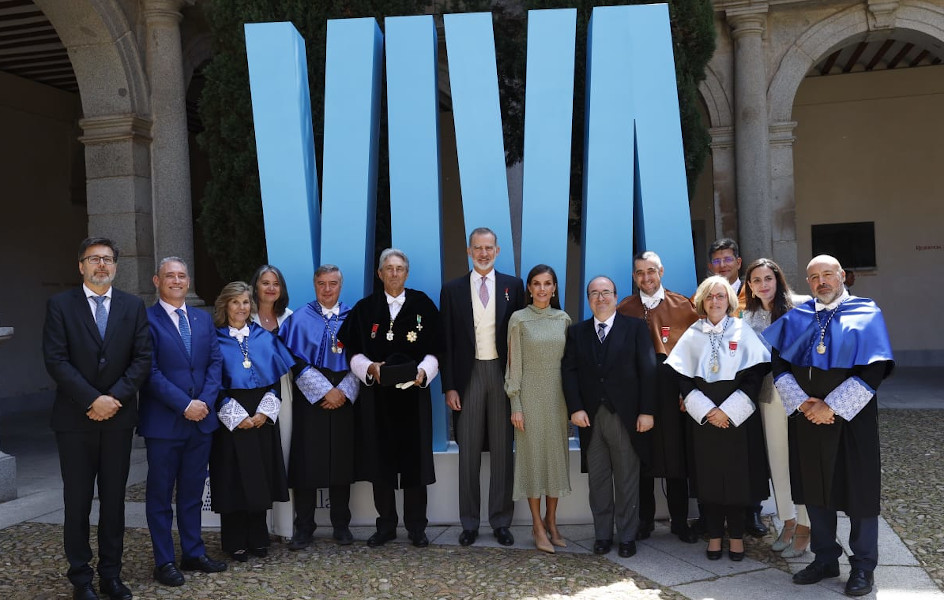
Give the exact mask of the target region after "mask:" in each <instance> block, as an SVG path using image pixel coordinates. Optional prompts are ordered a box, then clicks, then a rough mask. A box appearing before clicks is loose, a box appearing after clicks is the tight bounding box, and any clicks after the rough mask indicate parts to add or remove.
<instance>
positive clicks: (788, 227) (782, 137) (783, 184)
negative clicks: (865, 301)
mask: <svg viewBox="0 0 944 600" xmlns="http://www.w3.org/2000/svg"><path fill="white" fill-rule="evenodd" d="M796 125H797V124H796V122H795V121H787V122H784V123H773V124H772V125H771V126H770V138H769V139H770V195H771V201H772V202H771V204H772V206H773V213H772V217H773V218H772V219H771V221H772V227H773V238H772V242H773V256H772V258H773V259H774V261H775V262H776V263H777V264H778V265H780V268H781V269H783V274H784V276H785V277H786V278H787V282H789V283H790V285H791V286H792V287H793V289H798V290H801V291H802V290H804V287H803V286H802V285H800V284H803V283H804V282H803V281H802V279H803V277H805V274H802V275H801V274H800V273H799V270H798V265H797V241H796V198H795V197H794V190H795V186H794V181H793V142H794V141H796V138H795V137H793V130H794V129H795V128H796Z"/></svg>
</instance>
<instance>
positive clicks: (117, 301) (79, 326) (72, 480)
mask: <svg viewBox="0 0 944 600" xmlns="http://www.w3.org/2000/svg"><path fill="white" fill-rule="evenodd" d="M117 270H118V248H117V247H116V246H115V243H114V242H113V241H111V240H109V239H107V238H87V239H85V240H84V241H83V242H82V243H81V244H80V245H79V272H80V273H81V274H82V279H83V284H82V286H81V287H76V288H73V289H71V290H69V291H67V292H63V293H61V294H59V295H57V296H53V297H52V298H50V299H49V303H48V304H47V306H46V323H45V325H44V327H43V356H44V358H45V361H46V370H47V371H49V374H50V375H51V376H52V378H53V380H54V381H55V382H56V401H55V404H53V407H52V428H53V430H55V432H56V445H57V446H58V449H59V465H60V467H61V469H62V498H63V502H64V505H65V524H64V527H63V537H64V541H65V553H66V559H67V560H68V561H69V572H68V577H69V581H70V582H71V583H72V585H73V592H72V597H73V598H74V599H77V600H94V599H95V598H98V594H96V593H95V588H94V587H93V586H92V578H93V575H94V571H93V570H92V567H90V566H89V561H91V559H92V548H91V546H90V545H89V513H90V512H91V510H92V496H93V495H94V490H95V484H96V482H97V483H98V500H99V504H100V507H101V510H100V511H99V520H98V576H99V589H101V591H102V593H103V594H104V595H106V596H108V597H109V598H112V599H113V600H131V597H132V593H131V590H129V589H128V588H127V587H126V586H125V585H124V584H123V583H122V582H121V578H120V575H121V557H122V551H123V549H124V533H125V485H126V484H127V483H128V469H129V468H130V466H131V437H132V435H133V433H134V426H135V425H137V422H138V397H137V396H138V388H140V387H141V384H142V383H143V382H144V380H145V379H146V378H147V376H148V373H149V372H150V369H151V336H150V335H149V334H148V321H147V315H146V313H145V312H144V303H143V302H141V299H140V298H137V297H135V296H132V295H131V294H127V293H125V292H121V291H119V290H116V289H115V288H114V287H112V285H111V283H112V281H113V280H114V278H115V273H116V272H117Z"/></svg>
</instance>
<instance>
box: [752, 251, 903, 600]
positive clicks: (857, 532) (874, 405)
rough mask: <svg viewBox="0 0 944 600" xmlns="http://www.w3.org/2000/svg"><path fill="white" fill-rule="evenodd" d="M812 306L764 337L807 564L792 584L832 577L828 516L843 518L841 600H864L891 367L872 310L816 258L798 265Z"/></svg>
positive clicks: (874, 541)
mask: <svg viewBox="0 0 944 600" xmlns="http://www.w3.org/2000/svg"><path fill="white" fill-rule="evenodd" d="M806 279H807V282H808V283H809V286H810V291H811V292H812V293H813V299H811V300H809V301H808V302H806V303H804V304H801V305H800V306H797V307H796V308H794V309H793V310H791V311H789V312H787V313H786V314H785V315H784V316H782V317H780V318H779V319H778V320H777V321H775V322H774V324H773V325H771V326H770V327H768V328H767V329H766V330H765V331H764V337H765V338H767V341H769V342H770V344H771V346H772V349H771V368H772V371H773V375H774V383H775V384H776V386H777V391H779V392H780V396H781V397H782V398H783V406H784V409H786V411H787V415H788V416H794V412H795V411H798V412H799V413H800V414H797V415H796V416H795V423H796V427H795V428H791V430H790V454H791V456H797V457H798V458H799V460H797V461H794V460H791V461H790V470H791V479H792V480H793V481H797V482H799V484H800V485H799V486H794V488H793V497H794V500H795V501H797V502H801V503H803V504H806V506H807V509H808V511H809V514H810V525H811V530H812V538H811V549H812V550H813V553H814V554H815V556H816V557H815V559H814V560H813V562H812V563H810V564H809V565H808V566H807V567H806V568H805V569H803V570H802V571H800V572H799V573H797V574H795V575H794V576H793V582H794V583H796V584H800V585H806V584H813V583H817V582H819V581H821V580H823V579H825V578H828V577H838V576H839V557H840V556H841V555H842V547H841V546H840V545H839V543H838V542H837V541H836V512H837V511H839V510H841V511H843V512H845V513H846V514H847V515H848V516H849V521H850V525H851V530H850V534H849V547H850V548H851V549H852V556H851V557H850V558H849V563H850V565H851V567H852V569H851V570H850V572H849V579H848V581H847V582H846V586H845V593H846V594H847V595H849V596H864V595H866V594H869V593H871V591H872V586H873V585H874V579H873V571H874V570H875V566H876V565H877V564H878V514H879V497H880V494H881V463H880V460H879V439H878V401H877V400H876V389H877V388H878V386H879V384H880V383H881V382H882V380H883V379H885V377H887V376H888V375H889V374H890V373H891V371H892V369H893V368H894V364H895V363H894V360H893V358H892V350H891V342H890V341H889V339H888V331H887V330H886V329H885V321H884V319H883V318H882V311H881V310H880V309H879V308H878V306H876V305H875V303H874V302H873V301H872V300H870V299H868V298H858V297H856V296H852V295H850V294H849V292H848V291H847V290H846V288H845V286H844V285H843V280H844V279H845V272H844V271H843V269H842V266H841V265H840V264H839V261H838V260H836V259H835V258H833V257H832V256H828V255H825V254H824V255H820V256H817V257H815V258H814V259H813V260H811V261H810V263H809V265H808V266H807V267H806Z"/></svg>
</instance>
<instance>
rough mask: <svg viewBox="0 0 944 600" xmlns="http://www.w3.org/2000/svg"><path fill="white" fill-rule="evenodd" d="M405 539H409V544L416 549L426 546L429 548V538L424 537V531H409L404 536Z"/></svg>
mask: <svg viewBox="0 0 944 600" xmlns="http://www.w3.org/2000/svg"><path fill="white" fill-rule="evenodd" d="M406 537H407V538H409V540H410V542H411V543H412V544H413V545H414V546H416V547H417V548H425V547H426V546H429V538H428V537H426V532H425V531H417V532H412V531H411V532H409V533H407V534H406Z"/></svg>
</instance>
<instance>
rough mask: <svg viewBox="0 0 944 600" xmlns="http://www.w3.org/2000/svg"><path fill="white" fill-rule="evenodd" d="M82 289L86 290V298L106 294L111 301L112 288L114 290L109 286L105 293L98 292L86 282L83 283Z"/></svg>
mask: <svg viewBox="0 0 944 600" xmlns="http://www.w3.org/2000/svg"><path fill="white" fill-rule="evenodd" d="M82 290H83V291H84V292H85V297H86V298H94V297H96V296H105V297H106V298H108V301H109V302H111V290H112V287H111V286H108V289H107V290H105V293H104V294H96V293H95V292H93V291H92V290H91V289H90V288H89V286H87V285H85V284H84V283H83V284H82Z"/></svg>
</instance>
